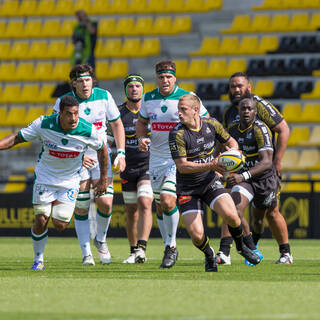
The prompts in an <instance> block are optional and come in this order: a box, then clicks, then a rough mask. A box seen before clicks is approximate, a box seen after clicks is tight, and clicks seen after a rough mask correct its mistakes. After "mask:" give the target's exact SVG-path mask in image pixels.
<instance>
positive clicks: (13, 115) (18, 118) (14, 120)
mask: <svg viewBox="0 0 320 320" xmlns="http://www.w3.org/2000/svg"><path fill="white" fill-rule="evenodd" d="M19 89H20V87H19ZM25 119H26V108H25V107H15V106H11V108H10V110H9V111H8V115H7V125H8V126H20V127H22V126H25V125H26V123H25Z"/></svg>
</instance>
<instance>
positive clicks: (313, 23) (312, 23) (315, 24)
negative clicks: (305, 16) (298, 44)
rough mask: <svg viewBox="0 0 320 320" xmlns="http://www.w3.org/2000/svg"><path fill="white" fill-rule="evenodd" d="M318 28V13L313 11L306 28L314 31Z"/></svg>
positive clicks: (319, 21)
mask: <svg viewBox="0 0 320 320" xmlns="http://www.w3.org/2000/svg"><path fill="white" fill-rule="evenodd" d="M318 28H320V13H319V12H314V13H313V14H312V16H311V19H310V20H309V24H308V27H307V30H310V31H315V30H317V29H318Z"/></svg>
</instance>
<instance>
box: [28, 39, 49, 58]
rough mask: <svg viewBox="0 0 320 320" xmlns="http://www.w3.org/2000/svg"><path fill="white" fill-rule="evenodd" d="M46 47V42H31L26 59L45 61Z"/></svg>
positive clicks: (46, 55)
mask: <svg viewBox="0 0 320 320" xmlns="http://www.w3.org/2000/svg"><path fill="white" fill-rule="evenodd" d="M47 52H48V46H47V42H46V41H33V42H32V43H31V45H30V48H29V51H28V54H27V57H26V58H28V59H47V58H48V54H47Z"/></svg>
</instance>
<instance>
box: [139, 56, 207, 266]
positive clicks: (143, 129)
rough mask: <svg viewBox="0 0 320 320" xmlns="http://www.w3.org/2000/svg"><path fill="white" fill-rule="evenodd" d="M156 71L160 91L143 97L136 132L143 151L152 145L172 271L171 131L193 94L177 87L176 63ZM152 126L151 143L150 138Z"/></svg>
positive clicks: (174, 214)
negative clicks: (180, 109)
mask: <svg viewBox="0 0 320 320" xmlns="http://www.w3.org/2000/svg"><path fill="white" fill-rule="evenodd" d="M155 71H156V74H157V82H158V88H157V89H155V90H153V91H151V92H147V93H146V94H145V95H144V96H143V98H142V104H141V108H140V111H139V120H138V122H137V125H136V131H137V137H138V141H139V148H140V150H141V151H147V150H149V145H150V162H149V170H150V179H151V185H152V189H153V193H154V198H155V201H156V206H157V220H158V225H159V229H160V232H161V236H162V238H163V241H164V245H165V252H164V257H163V260H162V263H161V266H160V267H162V268H171V267H172V266H173V265H174V264H175V262H176V260H177V256H178V251H177V249H176V232H177V227H178V222H179V211H178V208H177V206H176V199H177V196H176V166H175V164H174V161H173V160H172V158H171V153H170V150H169V144H168V137H169V131H170V130H171V129H172V128H173V127H174V126H175V125H176V124H177V123H178V122H179V117H178V108H177V106H178V101H179V98H180V97H181V96H183V95H185V94H187V93H190V92H189V91H186V90H183V89H181V88H179V87H178V86H177V85H176V80H177V79H176V64H175V63H174V62H173V61H160V62H159V63H157V64H156V66H155ZM206 114H208V112H207V110H206V109H205V108H204V106H203V105H202V104H201V110H200V115H201V116H205V115H206ZM149 123H150V124H151V134H150V139H149V138H147V136H146V134H147V128H148V124H149Z"/></svg>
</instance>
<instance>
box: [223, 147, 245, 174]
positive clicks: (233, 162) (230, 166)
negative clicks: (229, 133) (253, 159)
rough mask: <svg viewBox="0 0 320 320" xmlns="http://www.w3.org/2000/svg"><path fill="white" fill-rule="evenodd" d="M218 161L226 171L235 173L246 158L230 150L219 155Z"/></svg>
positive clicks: (236, 151) (238, 152)
mask: <svg viewBox="0 0 320 320" xmlns="http://www.w3.org/2000/svg"><path fill="white" fill-rule="evenodd" d="M218 161H219V162H220V163H222V164H224V165H225V166H226V167H227V171H229V172H237V171H239V170H240V169H241V168H242V167H243V165H244V164H245V162H246V158H245V156H244V155H243V154H242V153H241V152H240V151H238V150H235V149H230V150H228V151H225V152H223V153H221V154H220V156H219V158H218Z"/></svg>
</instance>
